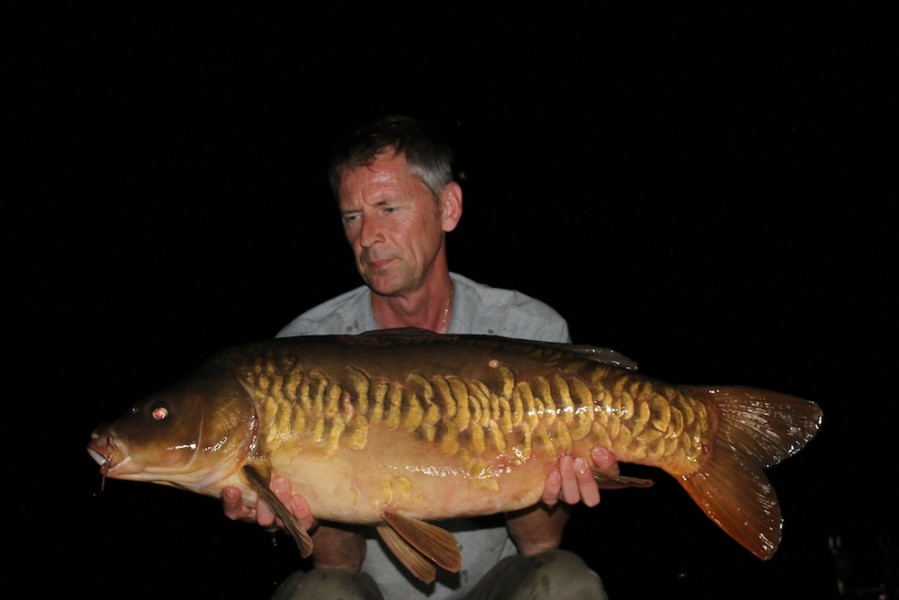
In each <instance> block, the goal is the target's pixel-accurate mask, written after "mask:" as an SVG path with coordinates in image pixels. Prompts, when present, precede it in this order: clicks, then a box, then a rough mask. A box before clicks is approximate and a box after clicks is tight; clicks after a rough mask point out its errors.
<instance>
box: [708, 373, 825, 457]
mask: <svg viewBox="0 0 899 600" xmlns="http://www.w3.org/2000/svg"><path fill="white" fill-rule="evenodd" d="M691 390H692V393H695V394H700V393H705V394H712V395H713V396H714V406H716V407H717V408H718V411H719V414H720V416H721V422H722V425H723V426H722V427H721V429H720V434H719V436H720V437H721V438H722V439H724V440H726V442H727V443H728V444H730V445H732V446H734V447H735V448H736V449H737V451H739V452H740V453H741V454H747V455H749V456H752V457H753V458H755V459H756V460H758V461H759V462H760V463H761V465H762V468H765V469H767V468H769V467H773V466H774V465H776V464H778V463H780V462H781V461H782V460H784V459H786V458H789V457H790V456H793V455H794V454H796V453H797V452H799V451H800V450H801V449H802V448H804V447H805V445H806V444H808V443H809V442H810V441H811V440H812V438H814V437H815V435H816V434H817V433H818V428H819V427H820V426H821V417H822V412H821V407H820V406H818V405H817V404H816V403H814V402H812V401H810V400H804V399H802V398H797V397H796V396H791V395H789V394H783V393H781V392H774V391H771V390H762V389H758V388H752V387H747V386H732V387H722V388H718V389H715V390H709V389H708V388H702V387H698V386H693V387H691Z"/></svg>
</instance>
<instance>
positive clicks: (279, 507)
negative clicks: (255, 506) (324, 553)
mask: <svg viewBox="0 0 899 600" xmlns="http://www.w3.org/2000/svg"><path fill="white" fill-rule="evenodd" d="M243 472H244V474H245V475H246V476H247V479H248V480H249V482H250V487H252V488H253V489H254V490H256V493H257V494H259V496H260V497H261V498H262V499H263V500H265V501H266V503H268V505H269V506H271V507H272V510H273V511H275V514H276V515H277V516H278V518H279V519H281V522H282V523H284V526H285V527H287V531H288V532H289V533H290V535H291V537H293V539H294V541H296V543H297V546H298V547H299V548H300V556H302V557H303V558H307V557H308V556H309V555H310V554H312V538H311V537H309V533H308V532H307V531H306V530H305V529H303V527H302V526H301V525H300V524H299V522H298V521H297V520H296V517H294V516H293V513H291V512H290V509H289V508H287V507H286V506H284V503H283V502H281V501H280V500H279V499H278V497H277V496H276V495H275V493H274V492H273V491H272V490H271V488H269V487H268V483H267V482H266V480H265V477H263V476H262V473H260V472H259V470H258V469H257V468H256V467H254V466H252V465H244V467H243Z"/></svg>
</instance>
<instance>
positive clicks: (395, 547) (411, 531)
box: [378, 512, 462, 583]
mask: <svg viewBox="0 0 899 600" xmlns="http://www.w3.org/2000/svg"><path fill="white" fill-rule="evenodd" d="M381 517H382V518H383V519H384V521H385V522H386V523H387V525H389V526H390V530H389V531H385V530H386V529H387V528H385V527H384V526H383V525H382V526H379V527H378V533H380V534H381V538H382V539H383V540H384V542H385V543H386V544H387V545H388V547H390V549H391V550H392V551H393V553H394V554H395V555H396V556H397V558H399V559H400V560H401V561H402V562H403V564H404V565H406V567H407V568H409V570H410V571H412V573H414V574H415V576H416V577H418V578H419V579H421V580H422V581H425V582H426V583H430V582H431V581H433V580H434V577H435V575H436V571H434V572H431V571H430V569H428V568H423V567H422V566H421V562H422V558H424V559H427V560H429V561H432V562H434V563H436V564H437V565H438V566H440V567H442V568H444V569H446V570H447V571H452V572H454V573H456V572H458V571H459V570H460V569H461V568H462V555H461V554H460V553H459V545H458V544H457V543H456V538H455V536H453V534H451V533H450V532H449V531H447V530H446V529H443V528H441V527H438V526H436V525H432V524H430V523H426V522H424V521H419V520H417V519H409V518H407V517H404V516H402V515H398V514H396V513H393V512H386V513H384V514H383V515H381ZM416 555H418V556H416ZM425 562H426V561H425ZM428 578H429V579H428Z"/></svg>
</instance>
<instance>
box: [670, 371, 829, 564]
mask: <svg viewBox="0 0 899 600" xmlns="http://www.w3.org/2000/svg"><path fill="white" fill-rule="evenodd" d="M684 391H685V392H686V393H688V394H691V395H694V396H703V395H704V396H707V397H710V398H712V403H713V405H714V406H715V407H716V409H717V412H718V415H719V417H720V420H719V424H718V430H717V432H716V435H715V438H714V442H713V445H712V448H711V449H710V453H709V455H708V457H707V458H705V459H704V460H703V461H702V468H701V469H700V470H699V471H697V472H694V473H692V474H690V475H684V476H680V477H679V478H678V479H679V480H680V482H681V485H682V486H683V487H684V489H685V490H687V493H689V494H690V497H691V498H693V500H694V501H695V502H696V503H697V504H698V505H699V506H700V507H701V508H702V509H703V510H704V511H705V513H706V515H708V517H709V518H710V519H712V520H713V521H714V522H715V523H717V524H718V526H720V527H721V529H723V530H724V531H726V532H727V533H728V534H729V535H730V536H731V537H733V538H734V539H735V540H736V541H738V542H739V543H740V544H742V545H743V546H744V547H745V548H746V549H748V550H749V551H750V552H752V553H753V554H755V555H756V556H758V557H759V558H761V559H762V560H767V559H769V558H771V557H772V556H773V555H774V553H775V552H776V551H777V547H778V546H779V545H780V540H781V533H782V531H781V529H782V526H783V519H782V517H781V512H780V505H779V504H778V501H777V494H776V493H775V491H774V488H773V486H772V485H771V482H770V481H768V477H767V476H766V475H765V472H764V469H767V468H768V467H772V466H774V465H776V464H778V463H779V462H781V461H782V460H784V459H785V458H788V457H789V456H792V455H793V454H795V453H797V452H799V450H801V449H802V448H803V447H805V445H806V444H807V443H808V442H809V441H810V440H811V439H812V438H813V437H815V434H816V433H817V432H818V428H819V427H820V424H821V417H822V412H821V408H820V407H819V406H818V405H817V404H816V403H814V402H810V401H808V400H803V399H802V398H797V397H795V396H790V395H787V394H781V393H779V392H772V391H768V390H762V389H757V388H749V387H736V386H735V387H726V388H717V389H710V388H701V387H697V386H693V387H690V388H688V389H684Z"/></svg>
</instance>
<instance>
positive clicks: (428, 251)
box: [338, 152, 444, 296]
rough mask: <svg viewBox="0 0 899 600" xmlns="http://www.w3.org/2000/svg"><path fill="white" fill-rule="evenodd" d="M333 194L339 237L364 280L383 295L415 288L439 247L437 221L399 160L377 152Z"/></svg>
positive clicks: (422, 188)
mask: <svg viewBox="0 0 899 600" xmlns="http://www.w3.org/2000/svg"><path fill="white" fill-rule="evenodd" d="M338 196H339V198H340V201H339V205H340V214H341V218H342V219H343V228H344V233H345V234H346V237H347V241H348V242H349V243H350V247H351V248H352V250H353V255H354V257H355V259H356V268H357V269H358V270H359V274H360V275H362V278H363V279H364V280H365V282H366V283H367V284H368V285H369V286H371V288H372V289H373V290H374V291H375V292H376V293H378V294H381V295H385V296H391V295H402V294H404V293H406V292H408V291H411V290H414V289H416V288H418V287H419V286H420V285H421V282H422V281H423V280H424V278H425V277H426V276H427V274H428V272H429V269H430V267H431V265H432V264H433V262H434V258H435V257H436V256H437V255H438V253H439V252H440V251H441V249H442V247H443V242H444V237H443V231H444V230H443V225H442V223H443V219H442V217H441V211H440V208H439V206H438V204H437V203H436V202H435V200H434V196H433V195H432V194H431V192H430V190H428V188H427V186H426V185H425V184H424V183H423V182H422V181H421V180H420V179H418V178H417V177H415V176H414V175H412V174H411V173H410V172H409V169H408V167H407V165H406V158H405V156H404V155H402V154H400V155H394V154H393V153H392V152H387V153H382V154H380V155H378V158H377V159H376V160H375V161H374V162H373V163H372V164H371V165H369V166H367V167H360V168H358V169H355V170H353V171H350V172H349V173H348V174H347V175H346V176H345V177H344V178H343V181H342V182H341V184H340V188H339V194H338Z"/></svg>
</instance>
